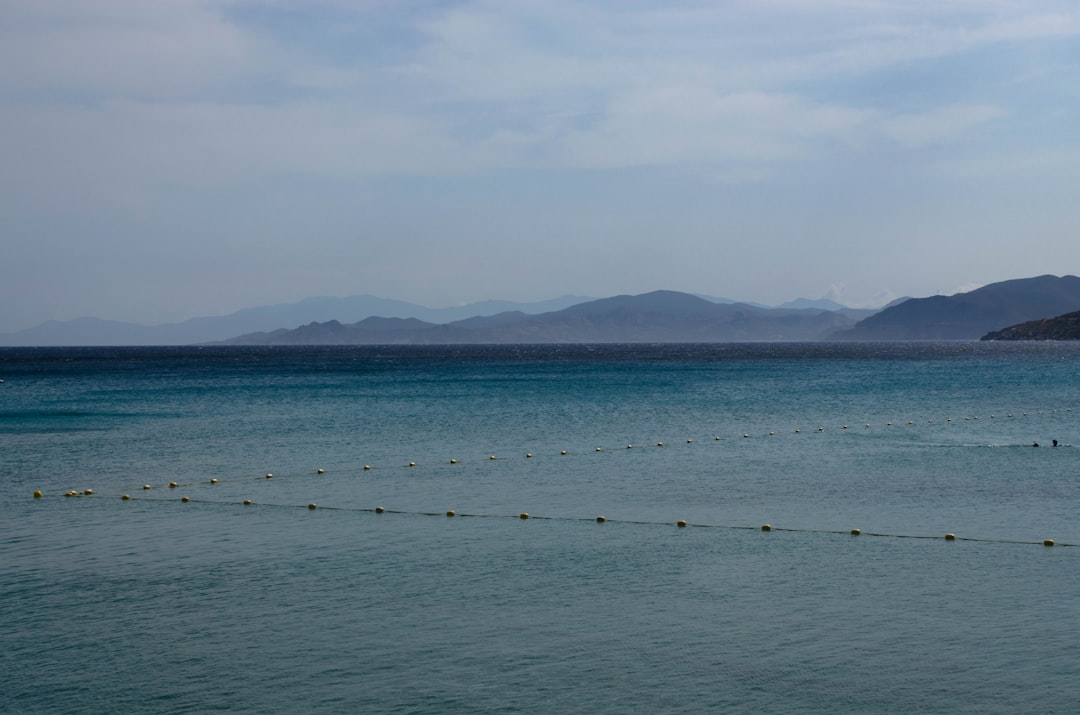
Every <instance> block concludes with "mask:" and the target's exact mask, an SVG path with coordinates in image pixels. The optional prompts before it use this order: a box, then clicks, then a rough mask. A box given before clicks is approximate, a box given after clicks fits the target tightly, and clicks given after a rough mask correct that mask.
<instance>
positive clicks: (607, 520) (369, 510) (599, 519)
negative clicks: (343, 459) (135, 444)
mask: <svg viewBox="0 0 1080 715" xmlns="http://www.w3.org/2000/svg"><path fill="white" fill-rule="evenodd" d="M121 499H123V500H124V501H141V502H145V503H176V502H180V503H183V504H208V505H214V506H236V505H237V504H242V505H243V506H259V507H264V508H270V509H303V510H305V511H316V510H318V511H338V512H351V513H360V514H377V515H382V514H400V515H405V516H438V517H444V518H454V519H458V518H460V519H513V520H515V521H561V522H577V523H583V522H588V523H597V524H626V525H632V526H656V527H659V526H667V527H670V526H675V527H677V528H679V529H687V528H694V529H725V530H731V531H761V532H764V533H772V532H786V533H790V534H833V535H849V536H853V537H862V536H866V537H871V538H881V539H918V540H924V541H940V540H945V541H968V542H972V543H981V544H1013V545H1021V546H1047V547H1049V546H1062V547H1076V546H1080V544H1073V543H1067V542H1057V541H1055V540H1054V539H1041V540H1039V541H1024V540H1019V539H988V538H982V537H976V536H957V535H956V534H954V533H951V532H950V533H946V534H941V535H937V536H934V535H929V534H892V533H888V532H879V531H864V530H862V529H847V530H839V529H800V528H793V527H781V526H773V525H772V524H768V523H765V524H761V525H758V526H750V525H745V524H742V525H735V524H707V523H696V522H688V521H686V520H685V519H677V520H675V521H670V520H668V521H650V520H644V519H618V518H614V519H613V518H611V517H607V516H596V517H576V516H543V515H535V514H531V513H529V512H524V511H522V512H519V513H517V514H484V513H469V512H459V511H456V510H454V509H448V510H446V511H413V510H409V509H387V508H386V507H383V506H374V507H348V506H321V505H317V504H316V503H315V502H308V503H306V504H278V503H272V502H256V501H253V500H251V499H244V500H243V501H241V502H237V501H218V500H213V499H192V498H190V497H187V496H183V497H181V498H179V499H166V498H160V497H132V496H129V495H127V494H124V495H123V496H122V497H121Z"/></svg>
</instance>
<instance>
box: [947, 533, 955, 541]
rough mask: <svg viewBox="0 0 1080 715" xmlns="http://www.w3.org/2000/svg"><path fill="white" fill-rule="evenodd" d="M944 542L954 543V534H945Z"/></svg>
mask: <svg viewBox="0 0 1080 715" xmlns="http://www.w3.org/2000/svg"><path fill="white" fill-rule="evenodd" d="M945 540H946V541H956V534H951V533H950V534H945Z"/></svg>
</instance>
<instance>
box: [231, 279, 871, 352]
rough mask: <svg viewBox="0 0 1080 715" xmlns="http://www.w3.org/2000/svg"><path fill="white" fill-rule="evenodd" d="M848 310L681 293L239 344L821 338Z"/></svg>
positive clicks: (330, 329) (297, 333)
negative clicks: (752, 302)
mask: <svg viewBox="0 0 1080 715" xmlns="http://www.w3.org/2000/svg"><path fill="white" fill-rule="evenodd" d="M854 322H855V319H854V318H853V317H852V316H851V315H850V314H849V313H848V312H846V311H845V310H837V311H830V310H820V309H812V308H810V309H782V308H759V307H756V306H752V305H748V304H746V303H726V304H718V303H713V302H710V301H708V300H705V299H703V298H700V297H698V296H694V295H690V294H688V293H679V292H676V291H654V292H652V293H645V294H643V295H633V296H631V295H620V296H615V297H612V298H604V299H601V300H594V301H589V302H586V303H579V304H578V305H573V306H570V307H569V308H564V309H563V310H559V311H553V312H549V313H541V314H539V315H526V314H524V313H521V312H517V311H515V312H508V313H499V314H497V315H493V316H482V317H474V318H468V319H466V320H460V321H455V322H452V323H446V324H442V325H437V324H433V323H426V322H423V321H419V320H416V319H407V320H402V319H393V318H381V317H372V318H367V319H366V320H362V321H360V322H358V323H355V324H352V325H343V324H342V323H340V322H338V321H332V322H329V323H311V324H309V325H304V326H301V327H299V328H296V329H294V330H277V331H273V332H270V333H255V334H252V335H245V336H241V337H238V338H234V339H232V340H229V341H227V342H228V343H229V344H234V345H326V344H345V345H379V344H401V343H405V344H415V345H449V344H454V345H457V344H474V343H503V344H505V343H636V342H650V343H659V342H706V343H707V342H735V341H804V340H820V339H822V338H823V337H824V336H826V335H828V334H829V333H831V332H833V331H835V330H837V329H840V328H846V327H849V326H851V325H853V324H854Z"/></svg>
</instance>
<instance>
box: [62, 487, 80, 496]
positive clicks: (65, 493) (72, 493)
mask: <svg viewBox="0 0 1080 715" xmlns="http://www.w3.org/2000/svg"><path fill="white" fill-rule="evenodd" d="M76 494H78V492H77V491H75V490H74V489H68V490H67V491H66V492H64V496H66V497H73V496H75V495H76Z"/></svg>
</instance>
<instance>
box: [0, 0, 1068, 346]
mask: <svg viewBox="0 0 1080 715" xmlns="http://www.w3.org/2000/svg"><path fill="white" fill-rule="evenodd" d="M0 14H2V17H3V18H4V19H3V22H2V23H0V248H2V253H0V331H13V330H18V329H22V328H27V327H31V326H33V325H37V324H39V323H40V322H42V321H44V320H50V319H57V320H67V319H72V318H76V317H80V316H96V317H101V318H107V319H113V320H126V321H133V322H140V323H147V324H155V323H163V322H173V321H179V320H184V319H186V318H190V317H196V316H204V315H221V314H226V313H230V312H233V311H235V310H239V309H241V308H245V307H251V306H257V305H269V304H276V303H286V302H293V301H297V300H300V299H302V298H305V297H308V296H335V295H336V296H348V295H356V294H374V295H378V296H381V297H385V298H396V299H400V300H407V301H411V302H415V303H420V304H424V305H428V306H431V307H443V306H450V305H459V304H463V303H468V302H472V301H477V300H485V299H502V300H516V301H533V300H542V299H547V298H553V297H556V296H559V295H563V294H576V295H587V296H595V297H605V296H609V295H616V294H623V293H631V294H636V293H644V292H648V291H651V290H657V289H670V290H680V291H686V292H690V293H699V294H707V295H712V296H720V297H726V298H732V299H737V300H747V301H755V302H759V303H763V304H767V305H776V304H779V303H782V302H784V301H787V300H791V299H795V298H799V297H806V298H820V297H829V298H832V299H834V300H837V301H838V302H841V303H844V304H846V305H849V306H853V307H869V306H880V305H882V304H884V303H885V302H887V301H889V300H891V299H893V298H896V297H899V296H915V297H922V296H926V295H933V294H937V293H943V294H951V293H955V292H958V291H964V290H970V289H972V288H974V287H978V286H979V285H985V284H987V283H992V282H996V281H1000V280H1007V279H1010V278H1023V277H1030V276H1035V275H1041V274H1045V273H1052V274H1055V275H1065V274H1077V273H1080V250H1078V249H1077V238H1078V235H1077V234H1078V230H1080V4H1078V3H1076V2H1075V0H926V1H924V0H907V1H900V0H712V1H710V2H704V1H697V0H667V1H665V2H640V1H638V0H617V1H608V0H596V1H594V2H589V3H582V2H565V1H564V0H543V1H533V0H519V1H513V0H490V1H489V0H475V1H474V0H462V1H460V2H453V1H446V2H443V1H436V0H426V1H425V0H417V1H416V2H402V1H400V0H392V1H385V2H384V1H382V0H370V1H364V0H357V1H349V2H347V1H345V0H153V1H147V0H85V1H73V0H0Z"/></svg>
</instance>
